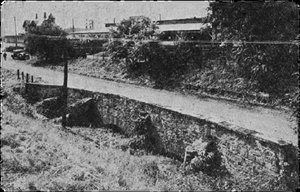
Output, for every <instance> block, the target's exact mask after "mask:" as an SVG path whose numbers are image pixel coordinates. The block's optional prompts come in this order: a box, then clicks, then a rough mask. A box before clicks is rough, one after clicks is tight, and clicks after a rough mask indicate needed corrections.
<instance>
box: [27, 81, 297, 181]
mask: <svg viewBox="0 0 300 192" xmlns="http://www.w3.org/2000/svg"><path fill="white" fill-rule="evenodd" d="M26 86H27V88H26V89H27V93H28V95H35V96H36V97H39V98H47V97H53V96H57V94H59V92H60V87H57V86H49V85H38V84H27V85H26ZM68 94H69V102H73V101H75V100H76V99H81V98H85V97H93V98H95V99H96V103H97V105H98V109H99V111H100V113H101V116H102V118H103V122H104V123H110V124H115V125H117V126H119V127H121V128H122V129H123V130H124V131H125V132H127V133H129V134H130V133H131V132H132V131H133V129H134V127H135V121H134V120H135V119H136V118H137V117H138V114H139V112H140V111H145V112H147V113H149V114H150V116H151V120H152V124H153V125H154V126H155V128H156V130H157V132H158V135H159V137H160V138H159V140H160V143H161V147H162V148H163V149H164V150H165V151H166V152H168V153H170V154H174V155H175V156H178V157H179V158H181V159H183V157H184V153H185V148H186V147H187V146H188V145H189V144H191V143H192V142H194V141H195V140H197V139H199V138H203V137H206V136H207V135H213V136H215V137H217V138H218V147H219V151H220V152H221V153H222V159H223V162H224V164H225V166H226V169H227V170H228V171H229V172H230V173H231V174H235V175H236V176H237V177H239V175H241V176H243V177H249V178H251V181H259V180H261V179H262V176H263V175H266V174H267V175H269V176H270V178H277V180H278V179H279V180H280V179H282V181H283V180H285V182H287V183H288V184H287V185H293V182H295V180H294V179H297V177H298V176H297V174H298V160H297V148H296V147H295V146H292V145H291V144H289V145H288V144H285V143H283V144H280V143H274V142H271V141H266V140H263V139H261V138H257V137H254V136H253V135H251V132H249V131H247V130H245V129H243V128H232V127H229V126H228V125H227V124H226V123H225V122H224V123H223V124H222V125H219V124H215V123H214V122H209V121H206V120H203V119H200V118H196V117H191V116H188V115H184V114H180V113H178V112H175V111H171V110H167V109H163V108H161V107H159V106H155V105H152V104H147V103H143V102H140V101H136V100H132V99H129V98H125V97H120V96H118V95H112V94H103V93H93V92H90V91H85V90H76V89H69V90H68ZM275 180H276V179H275ZM289 180H290V181H289ZM280 181H281V180H280ZM266 183H268V181H266Z"/></svg>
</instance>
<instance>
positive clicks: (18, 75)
mask: <svg viewBox="0 0 300 192" xmlns="http://www.w3.org/2000/svg"><path fill="white" fill-rule="evenodd" d="M17 78H18V80H20V70H19V69H18V70H17Z"/></svg>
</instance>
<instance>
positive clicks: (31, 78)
mask: <svg viewBox="0 0 300 192" xmlns="http://www.w3.org/2000/svg"><path fill="white" fill-rule="evenodd" d="M31 83H33V75H31Z"/></svg>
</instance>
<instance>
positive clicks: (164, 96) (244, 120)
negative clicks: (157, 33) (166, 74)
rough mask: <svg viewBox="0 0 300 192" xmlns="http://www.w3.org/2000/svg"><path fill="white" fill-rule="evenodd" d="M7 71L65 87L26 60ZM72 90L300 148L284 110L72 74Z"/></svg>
mask: <svg viewBox="0 0 300 192" xmlns="http://www.w3.org/2000/svg"><path fill="white" fill-rule="evenodd" d="M2 66H3V67H4V68H7V69H14V70H17V69H20V70H21V71H24V73H29V74H30V75H33V76H35V77H42V79H43V80H45V81H47V82H48V83H49V84H54V85H62V84H63V73H62V72H58V71H53V70H50V69H45V68H41V67H32V66H30V65H26V64H25V62H24V61H14V60H12V59H11V57H10V56H8V59H7V61H4V62H3V63H2ZM68 80H69V81H68V87H71V88H78V89H85V90H89V91H96V92H102V93H110V94H116V95H120V96H125V97H128V98H131V99H135V100H138V101H143V102H146V103H151V104H155V105H158V106H161V107H163V108H166V109H171V110H174V111H178V112H180V113H182V114H188V115H191V116H194V117H199V118H201V119H206V120H209V121H212V122H215V123H218V124H222V122H226V123H227V124H230V125H232V126H234V127H242V128H244V129H248V130H252V131H255V132H257V133H256V134H255V135H256V136H258V137H261V138H263V139H267V140H271V141H274V142H278V141H285V142H288V143H292V144H293V145H295V146H297V145H298V142H297V141H298V139H297V134H296V133H295V131H294V130H293V128H295V127H297V122H296V121H295V120H293V121H291V120H290V116H289V115H288V114H286V113H284V112H283V111H280V110H274V109H269V108H264V107H254V108H251V109H250V108H242V107H240V106H237V105H235V104H232V103H229V102H226V101H219V100H213V99H208V98H205V99H198V98H196V97H193V96H186V95H182V94H179V93H174V92H169V91H164V90H157V89H151V88H146V87H141V86H137V85H131V84H124V83H117V82H113V81H107V80H103V79H96V78H92V77H86V76H80V75H76V74H69V78H68Z"/></svg>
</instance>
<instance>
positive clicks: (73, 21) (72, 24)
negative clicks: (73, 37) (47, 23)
mask: <svg viewBox="0 0 300 192" xmlns="http://www.w3.org/2000/svg"><path fill="white" fill-rule="evenodd" d="M72 25H73V33H74V32H75V28H74V19H72Z"/></svg>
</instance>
